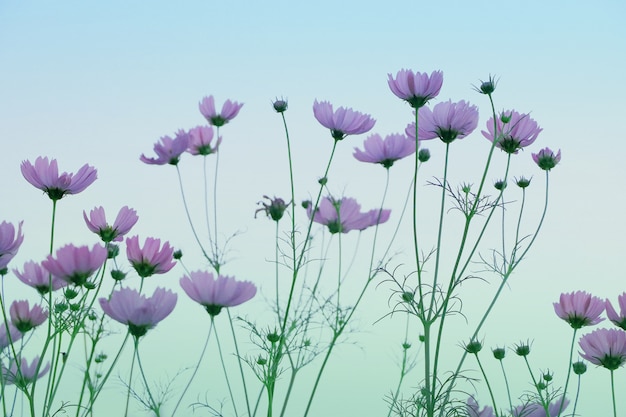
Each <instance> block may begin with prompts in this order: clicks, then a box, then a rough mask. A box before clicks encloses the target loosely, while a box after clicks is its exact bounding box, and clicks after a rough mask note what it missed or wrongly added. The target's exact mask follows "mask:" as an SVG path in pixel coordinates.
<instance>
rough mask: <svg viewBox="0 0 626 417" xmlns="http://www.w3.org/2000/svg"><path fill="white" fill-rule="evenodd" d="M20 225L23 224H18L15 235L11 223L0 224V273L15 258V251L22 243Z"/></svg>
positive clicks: (22, 237)
mask: <svg viewBox="0 0 626 417" xmlns="http://www.w3.org/2000/svg"><path fill="white" fill-rule="evenodd" d="M22 223H23V222H19V224H18V226H17V233H16V232H15V226H13V224H12V223H7V222H5V221H3V222H2V223H0V271H2V270H3V269H4V268H6V267H7V265H8V264H9V261H11V259H13V258H14V257H15V255H16V254H17V250H18V249H19V248H20V246H21V245H22V242H23V241H24V235H23V234H22ZM5 272H6V271H5ZM0 274H2V272H0Z"/></svg>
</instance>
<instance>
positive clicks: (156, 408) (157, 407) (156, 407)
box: [135, 337, 161, 417]
mask: <svg viewBox="0 0 626 417" xmlns="http://www.w3.org/2000/svg"><path fill="white" fill-rule="evenodd" d="M135 352H137V364H138V365H139V373H140V374H141V379H142V380H143V383H144V385H145V387H146V392H147V393H148V397H149V398H150V403H151V404H152V407H153V409H152V411H154V414H156V417H160V416H161V412H160V408H161V405H160V404H157V402H156V401H154V397H153V396H152V392H151V391H150V384H148V380H147V379H146V373H145V372H144V370H143V366H142V365H141V355H139V338H138V337H136V338H135Z"/></svg>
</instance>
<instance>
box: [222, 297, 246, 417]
mask: <svg viewBox="0 0 626 417" xmlns="http://www.w3.org/2000/svg"><path fill="white" fill-rule="evenodd" d="M226 312H227V313H228V322H229V323H230V331H231V332H232V335H233V342H234V344H235V354H236V355H237V363H238V364H239V373H240V375H241V383H242V384H243V393H244V396H245V399H246V408H247V409H248V416H251V414H250V401H249V400H248V388H247V386H246V377H245V375H244V373H243V365H242V364H241V355H240V354H239V344H238V343H237V336H236V334H235V326H233V318H232V317H231V315H230V309H226Z"/></svg>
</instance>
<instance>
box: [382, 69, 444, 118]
mask: <svg viewBox="0 0 626 417" xmlns="http://www.w3.org/2000/svg"><path fill="white" fill-rule="evenodd" d="M387 75H388V77H389V80H388V81H387V82H388V84H389V88H390V89H391V91H392V92H393V93H394V94H395V95H396V96H398V97H399V98H401V99H402V100H405V101H407V102H408V103H409V104H410V105H411V107H413V108H415V109H418V108H420V107H422V106H424V105H425V104H426V103H428V101H429V100H430V99H432V98H435V97H437V95H438V94H439V91H440V90H441V85H442V84H443V73H442V72H441V71H433V72H432V73H431V74H430V76H429V75H428V74H426V73H421V72H415V73H414V72H413V71H410V70H406V69H402V70H400V71H398V73H397V74H396V78H395V79H394V78H393V77H392V75H391V74H387Z"/></svg>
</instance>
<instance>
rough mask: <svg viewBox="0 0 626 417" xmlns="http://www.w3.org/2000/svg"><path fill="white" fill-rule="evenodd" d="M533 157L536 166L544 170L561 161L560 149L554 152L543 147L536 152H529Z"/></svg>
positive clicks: (548, 169)
mask: <svg viewBox="0 0 626 417" xmlns="http://www.w3.org/2000/svg"><path fill="white" fill-rule="evenodd" d="M531 155H532V157H533V161H535V163H536V164H537V166H538V167H539V168H541V169H543V170H544V171H550V170H551V169H552V168H554V167H555V166H556V164H558V163H559V162H561V150H560V149H559V151H558V152H557V153H556V155H555V154H554V152H552V149H550V148H543V149H542V150H540V151H539V152H537V153H533V154H531Z"/></svg>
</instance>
